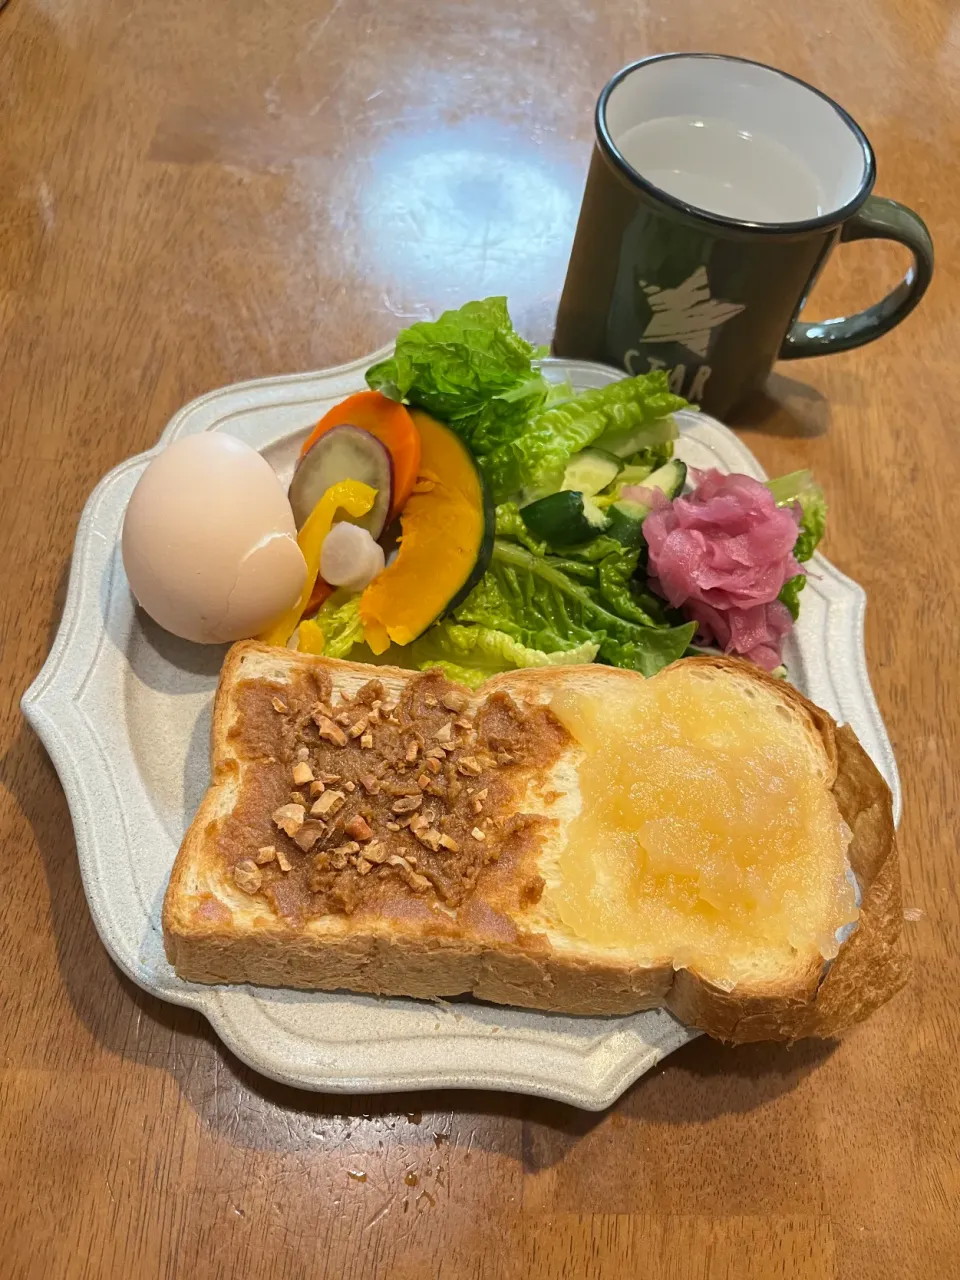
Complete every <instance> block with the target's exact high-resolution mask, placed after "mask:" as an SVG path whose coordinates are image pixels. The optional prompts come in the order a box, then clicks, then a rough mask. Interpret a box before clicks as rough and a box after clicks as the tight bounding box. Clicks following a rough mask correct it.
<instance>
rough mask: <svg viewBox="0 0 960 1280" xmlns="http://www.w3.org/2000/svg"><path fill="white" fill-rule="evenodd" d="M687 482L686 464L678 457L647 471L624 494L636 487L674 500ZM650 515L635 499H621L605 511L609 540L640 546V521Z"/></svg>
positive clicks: (641, 527)
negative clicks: (644, 476) (642, 477)
mask: <svg viewBox="0 0 960 1280" xmlns="http://www.w3.org/2000/svg"><path fill="white" fill-rule="evenodd" d="M686 479H687V464H686V463H685V462H681V461H680V459H679V458H671V459H670V461H669V462H667V463H666V464H665V465H664V466H662V467H660V468H659V469H658V470H657V471H653V472H651V474H650V475H648V476H647V478H646V479H645V480H642V481H641V482H640V485H639V486H637V487H636V488H629V487H628V488H627V493H636V492H637V488H642V489H659V490H660V492H661V493H662V494H664V495H665V496H666V497H668V498H671V499H672V498H676V497H679V495H680V494H681V493H682V492H683V486H684V483H685V482H686ZM649 514H650V504H649V503H647V502H638V501H637V500H636V499H635V498H631V497H621V498H620V499H619V501H617V502H615V503H614V504H613V505H612V506H610V507H608V508H607V519H608V520H609V522H610V524H609V528H608V529H607V532H608V533H609V534H610V537H611V538H616V540H617V541H618V542H622V543H623V545H624V546H625V547H640V546H642V545H643V541H644V539H643V522H644V520H646V518H647V516H648V515H649Z"/></svg>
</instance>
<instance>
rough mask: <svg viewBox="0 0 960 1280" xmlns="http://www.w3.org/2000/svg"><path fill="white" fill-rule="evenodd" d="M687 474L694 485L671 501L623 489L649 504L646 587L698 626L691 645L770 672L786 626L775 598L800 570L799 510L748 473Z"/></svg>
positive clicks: (655, 494) (787, 614)
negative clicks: (710, 647) (797, 550)
mask: <svg viewBox="0 0 960 1280" xmlns="http://www.w3.org/2000/svg"><path fill="white" fill-rule="evenodd" d="M692 474H693V475H694V477H695V479H696V481H697V484H696V488H695V489H694V490H693V492H692V493H690V494H687V495H686V496H685V497H680V498H674V499H673V501H672V502H671V501H670V500H669V499H668V498H666V497H664V495H663V494H662V493H659V491H657V490H652V489H642V487H639V486H638V487H637V488H636V489H635V490H634V491H633V492H632V493H631V492H629V491H628V490H627V489H624V491H623V494H622V496H623V497H636V498H640V497H641V493H642V499H641V500H645V501H647V502H649V503H650V505H651V506H652V508H653V509H652V510H651V512H650V514H649V515H648V516H647V518H646V520H645V521H644V523H643V535H644V537H645V538H646V541H647V546H648V548H649V552H650V559H649V574H650V578H651V585H652V586H653V587H654V589H655V590H656V591H658V592H659V594H660V595H662V596H664V597H665V598H666V599H667V600H668V601H669V602H670V604H671V605H673V607H674V608H676V609H680V610H682V612H683V613H684V614H685V615H686V616H687V617H688V618H690V619H691V620H692V621H695V622H697V623H698V627H699V629H698V631H697V641H698V643H700V644H712V645H716V646H718V647H719V648H721V649H723V651H724V652H725V653H738V654H741V655H743V657H745V658H749V659H750V660H751V661H753V662H756V663H757V664H758V665H759V666H761V667H765V668H766V669H767V670H768V671H772V670H773V669H774V668H775V667H778V666H779V665H780V661H781V659H780V651H781V645H782V642H783V638H784V636H786V635H787V634H788V633H789V631H790V629H791V627H792V626H793V619H792V617H791V616H790V611H789V609H788V608H787V607H786V605H784V604H782V603H781V602H780V601H779V600H778V599H777V596H778V595H779V594H780V591H781V590H782V588H783V584H784V583H785V582H786V581H787V580H788V579H789V578H793V577H795V576H796V575H797V574H798V573H803V572H804V570H803V568H802V566H801V565H800V564H799V563H798V562H797V561H796V560H795V559H794V555H793V548H794V545H795V544H796V541H797V532H798V529H799V525H800V509H799V507H798V506H796V505H793V506H790V507H778V506H777V505H776V503H775V502H774V499H773V495H772V494H771V492H770V490H769V489H768V488H767V487H766V485H763V484H761V483H760V481H759V480H754V479H753V478H752V477H751V476H743V475H729V476H727V475H723V473H722V472H720V471H706V472H694V473H692Z"/></svg>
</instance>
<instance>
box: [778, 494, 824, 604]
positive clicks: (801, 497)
mask: <svg viewBox="0 0 960 1280" xmlns="http://www.w3.org/2000/svg"><path fill="white" fill-rule="evenodd" d="M767 488H768V489H769V490H770V492H771V493H772V494H773V498H774V501H775V502H776V504H777V506H778V507H786V506H789V505H790V504H791V503H794V502H796V503H798V504H799V506H800V532H799V533H798V535H797V542H796V545H795V546H794V548H793V554H794V556H795V557H796V558H797V559H798V560H800V561H804V560H809V559H810V557H811V556H812V555H813V553H814V551H816V549H817V544H818V543H819V542H820V539H821V538H822V537H823V535H824V531H825V530H826V527H827V499H826V497H825V496H824V492H823V490H822V489H821V487H820V485H819V484H817V482H816V480H814V478H813V476H812V475H811V474H810V472H809V471H791V472H790V474H789V475H786V476H778V477H777V479H776V480H768V481H767ZM789 585H790V584H789V583H786V584H785V587H786V586H789ZM797 590H798V591H799V587H798V588H797ZM784 603H785V604H786V603H787V602H786V601H784ZM787 607H788V608H789V607H790V606H789V605H787ZM797 607H798V608H799V603H798V605H797ZM794 617H796V614H794Z"/></svg>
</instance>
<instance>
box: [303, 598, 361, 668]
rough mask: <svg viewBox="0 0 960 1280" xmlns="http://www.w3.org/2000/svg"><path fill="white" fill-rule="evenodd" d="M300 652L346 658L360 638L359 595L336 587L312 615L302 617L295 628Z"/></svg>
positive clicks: (359, 641)
mask: <svg viewBox="0 0 960 1280" xmlns="http://www.w3.org/2000/svg"><path fill="white" fill-rule="evenodd" d="M297 634H298V641H297V647H298V648H299V649H300V651H301V653H322V654H324V656H325V657H327V658H345V657H346V656H347V654H348V653H349V652H350V650H351V649H352V648H353V647H354V645H358V644H361V643H362V641H363V624H362V623H361V621H360V597H359V596H358V595H348V594H347V592H345V591H335V592H334V593H333V595H332V596H330V597H329V599H327V600H325V601H324V602H323V604H322V605H321V606H320V608H319V609H318V610H317V612H316V614H315V616H314V617H313V618H305V619H304V621H303V622H301V623H300V626H299V629H298V633H297Z"/></svg>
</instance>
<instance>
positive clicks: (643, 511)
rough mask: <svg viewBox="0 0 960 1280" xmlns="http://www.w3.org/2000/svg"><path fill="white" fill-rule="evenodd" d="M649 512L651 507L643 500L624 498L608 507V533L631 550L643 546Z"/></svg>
mask: <svg viewBox="0 0 960 1280" xmlns="http://www.w3.org/2000/svg"><path fill="white" fill-rule="evenodd" d="M649 514H650V508H649V507H648V506H645V505H644V504H643V503H642V502H631V501H630V500H629V499H628V498H622V499H621V500H620V501H619V502H615V503H614V504H613V506H612V507H608V509H607V519H608V521H609V524H608V526H607V533H608V534H609V535H610V537H611V538H616V540H617V541H618V542H619V543H621V544H622V545H623V546H625V547H628V548H629V549H630V550H631V551H633V550H636V548H637V547H642V546H643V543H644V538H643V522H644V520H646V518H647V516H648V515H649Z"/></svg>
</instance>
